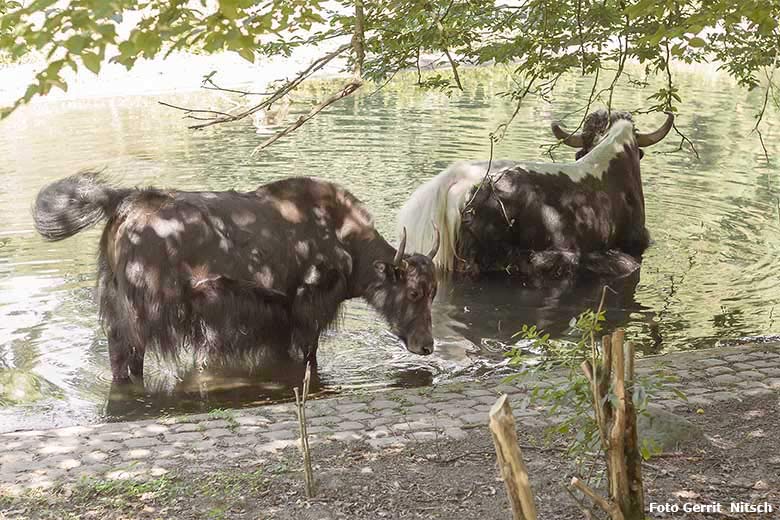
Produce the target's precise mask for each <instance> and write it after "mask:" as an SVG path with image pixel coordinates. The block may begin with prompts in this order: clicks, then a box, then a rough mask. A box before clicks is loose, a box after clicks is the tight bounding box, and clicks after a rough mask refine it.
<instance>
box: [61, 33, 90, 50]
mask: <svg viewBox="0 0 780 520" xmlns="http://www.w3.org/2000/svg"><path fill="white" fill-rule="evenodd" d="M90 41H91V40H90V38H87V37H86V36H84V35H81V34H77V35H75V36H71V37H70V38H68V39H67V40H66V41H65V48H66V49H68V50H69V51H70V52H72V53H73V54H81V51H83V50H84V47H86V46H87V44H88V43H89V42H90Z"/></svg>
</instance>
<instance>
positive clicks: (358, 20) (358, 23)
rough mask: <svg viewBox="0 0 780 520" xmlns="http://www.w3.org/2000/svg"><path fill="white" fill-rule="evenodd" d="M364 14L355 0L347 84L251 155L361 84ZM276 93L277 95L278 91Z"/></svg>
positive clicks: (358, 1)
mask: <svg viewBox="0 0 780 520" xmlns="http://www.w3.org/2000/svg"><path fill="white" fill-rule="evenodd" d="M364 16H365V15H364V13H363V0H355V34H354V35H353V36H352V41H351V42H350V44H349V46H351V47H352V50H353V51H354V53H355V65H354V69H353V71H352V79H351V80H350V81H349V82H347V84H346V85H344V87H343V88H342V89H341V90H339V91H338V92H336V93H334V94H332V95H331V96H330V97H328V98H327V99H325V100H324V101H323V102H322V103H320V104H319V105H317V106H315V107H314V108H312V109H311V110H310V111H309V113H308V114H306V115H303V116H301V117H299V118H298V119H297V120H296V121H295V122H294V123H293V124H291V125H290V126H288V127H287V128H285V129H284V130H282V131H280V132H277V133H276V134H274V135H272V136H271V137H270V138H268V139H267V140H265V141H264V142H262V143H261V144H259V145H258V146H257V147H255V149H254V150H252V154H251V155H252V156H254V155H256V154H257V153H258V152H260V151H261V150H263V149H265V148H268V147H269V146H271V145H272V144H273V143H275V142H276V141H278V140H279V139H281V138H282V137H284V136H286V135H288V134H290V133H291V132H294V131H295V130H296V129H298V128H300V127H301V126H303V125H304V123H306V122H307V121H309V120H310V119H311V118H313V117H314V116H316V115H317V114H319V113H320V112H322V111H323V110H324V109H325V108H327V107H328V106H330V105H332V104H333V103H335V102H336V101H338V100H339V99H342V98H345V97H347V96H349V95H351V94H352V93H353V92H355V91H356V90H357V89H359V88H360V87H362V86H363V77H362V76H363V60H364V59H365V49H364V47H363V44H364V42H365V40H364V38H365V35H364V32H363V31H364V27H365V20H364ZM276 95H278V92H277V94H276ZM276 95H275V96H276ZM277 99H278V97H277Z"/></svg>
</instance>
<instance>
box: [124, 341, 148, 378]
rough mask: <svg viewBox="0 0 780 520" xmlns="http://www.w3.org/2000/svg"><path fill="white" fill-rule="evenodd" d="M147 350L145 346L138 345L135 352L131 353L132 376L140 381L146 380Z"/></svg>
mask: <svg viewBox="0 0 780 520" xmlns="http://www.w3.org/2000/svg"><path fill="white" fill-rule="evenodd" d="M145 353H146V348H145V347H144V345H136V346H135V347H134V348H133V351H132V352H131V353H130V359H129V362H128V365H129V368H130V376H131V377H132V378H133V379H136V380H138V381H143V379H144V354H145Z"/></svg>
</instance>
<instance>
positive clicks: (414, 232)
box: [397, 119, 634, 271]
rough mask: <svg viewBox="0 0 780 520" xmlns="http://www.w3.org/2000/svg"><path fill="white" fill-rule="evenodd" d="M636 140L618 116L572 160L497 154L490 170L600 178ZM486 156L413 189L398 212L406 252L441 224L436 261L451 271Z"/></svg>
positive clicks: (422, 246) (422, 247) (424, 246)
mask: <svg viewBox="0 0 780 520" xmlns="http://www.w3.org/2000/svg"><path fill="white" fill-rule="evenodd" d="M633 142H634V126H633V124H632V123H631V122H630V121H627V120H624V119H623V120H618V121H615V123H614V124H613V125H612V126H611V127H610V129H609V132H607V134H606V136H604V138H603V139H602V140H601V141H600V142H599V144H598V145H596V146H595V147H594V148H593V149H592V150H591V151H590V153H588V154H587V155H585V156H584V157H581V158H580V159H579V160H578V161H576V162H572V163H535V162H522V163H521V162H515V161H506V160H499V161H493V162H492V163H490V172H489V174H490V175H491V176H492V177H495V176H496V175H497V173H498V172H499V171H501V170H503V169H505V168H510V167H515V166H519V167H521V168H523V169H525V170H528V171H530V172H533V173H537V174H543V175H559V174H563V175H566V176H567V177H569V178H570V179H571V180H572V181H574V182H580V181H582V180H583V179H585V178H586V177H588V176H590V177H594V178H596V179H598V180H601V179H602V177H603V176H604V173H605V172H606V171H607V168H608V167H609V163H610V161H611V160H612V159H613V158H615V157H616V156H617V155H618V154H619V153H620V152H622V151H623V147H624V145H626V144H631V143H633ZM487 167H488V161H460V162H457V163H455V164H453V165H451V166H450V167H448V168H447V169H446V170H444V171H443V172H441V173H440V174H438V175H437V176H436V177H434V178H432V179H430V180H429V181H427V182H426V183H425V184H423V185H422V186H420V187H419V188H417V189H416V190H415V191H414V193H412V195H411V197H410V198H409V200H408V201H407V202H406V204H404V206H403V207H402V208H401V210H400V211H399V212H398V226H397V231H398V233H400V232H401V230H402V229H403V228H406V237H407V238H406V248H407V251H408V252H417V253H423V254H425V253H426V252H428V251H429V250H430V249H431V247H432V246H433V240H434V237H435V231H434V228H433V224H435V225H436V227H438V228H439V232H440V234H441V244H440V246H439V252H438V253H437V254H436V257H435V258H434V260H433V261H434V264H435V265H436V266H437V267H439V268H441V269H443V270H445V271H451V270H452V268H453V266H454V263H455V245H456V243H457V240H458V233H459V231H460V223H461V211H462V210H463V208H464V207H465V206H466V204H467V202H468V196H469V194H470V193H471V189H472V188H473V187H474V185H475V184H477V183H479V182H481V181H482V179H483V178H484V177H485V173H486V170H487Z"/></svg>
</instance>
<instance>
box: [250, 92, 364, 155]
mask: <svg viewBox="0 0 780 520" xmlns="http://www.w3.org/2000/svg"><path fill="white" fill-rule="evenodd" d="M362 85H363V82H362V81H360V80H355V79H353V80H350V82H349V83H347V84H346V85H344V88H342V89H341V90H340V91H338V92H336V93H335V94H333V95H331V96H330V97H329V98H328V99H326V100H325V101H323V102H322V103H320V104H319V105H317V106H316V107H314V108H312V109H311V110H310V111H309V113H308V114H306V115H303V116H301V117H299V118H298V119H297V121H295V122H294V123H293V124H291V125H290V126H288V127H287V128H285V129H284V130H282V131H280V132H278V133H276V134H274V135H273V136H271V137H270V138H269V139H267V140H266V141H264V142H263V143H261V144H260V145H258V146H257V147H256V148H255V149H254V150H252V155H253V156H254V155H256V154H257V153H258V152H259V151H260V150H263V149H264V148H268V147H269V146H271V145H272V144H273V143H275V142H276V141H278V140H279V139H281V138H282V137H284V136H286V135H287V134H289V133H291V132H293V131H294V130H297V129H298V128H300V127H301V126H303V124H304V123H306V121H308V120H309V119H311V118H312V117H314V116H316V115H317V114H319V113H320V112H322V111H323V110H324V109H325V108H326V107H328V106H329V105H332V104H333V103H334V102H336V101H338V100H339V99H341V98H345V97H347V96H349V95H350V94H352V93H353V92H355V91H356V90H357V89H359V88H360V87H361V86H362Z"/></svg>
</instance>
